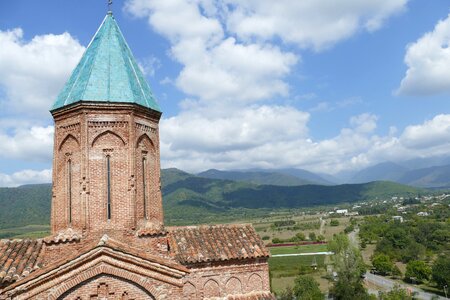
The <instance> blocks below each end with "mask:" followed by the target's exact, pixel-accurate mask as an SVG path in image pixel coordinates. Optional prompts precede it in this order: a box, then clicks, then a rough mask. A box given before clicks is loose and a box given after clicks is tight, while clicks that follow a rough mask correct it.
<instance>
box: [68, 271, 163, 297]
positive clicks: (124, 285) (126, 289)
mask: <svg viewBox="0 0 450 300" xmlns="http://www.w3.org/2000/svg"><path fill="white" fill-rule="evenodd" d="M61 297H62V298H63V299H68V300H69V299H79V300H136V299H155V298H154V297H153V296H152V295H151V294H150V293H148V292H147V291H146V290H145V289H143V288H141V287H140V286H137V285H135V284H132V283H130V282H128V281H126V280H123V279H120V278H116V277H114V276H110V275H100V276H98V277H95V278H93V279H91V280H89V281H88V282H84V283H82V284H80V285H79V286H76V287H73V288H72V289H70V290H69V291H67V292H66V293H65V294H64V295H62V296H61Z"/></svg>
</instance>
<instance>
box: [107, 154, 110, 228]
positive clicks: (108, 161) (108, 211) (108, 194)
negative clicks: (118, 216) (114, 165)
mask: <svg viewBox="0 0 450 300" xmlns="http://www.w3.org/2000/svg"><path fill="white" fill-rule="evenodd" d="M106 188H107V189H106V201H107V202H106V215H107V217H108V220H110V219H111V157H110V156H109V155H108V156H106Z"/></svg>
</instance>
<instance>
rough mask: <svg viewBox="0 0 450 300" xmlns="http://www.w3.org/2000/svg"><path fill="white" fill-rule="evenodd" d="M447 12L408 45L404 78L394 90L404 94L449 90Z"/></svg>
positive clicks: (449, 52)
mask: <svg viewBox="0 0 450 300" xmlns="http://www.w3.org/2000/svg"><path fill="white" fill-rule="evenodd" d="M449 44H450V14H449V15H448V16H447V18H446V19H444V20H441V21H439V22H438V23H437V24H436V26H435V28H434V30H433V31H431V32H428V33H426V34H425V35H423V36H422V37H421V38H420V39H418V40H417V41H416V42H415V43H412V44H410V45H408V47H407V49H406V55H405V63H406V65H407V66H408V70H407V71H406V75H405V77H404V78H403V79H402V81H401V83H400V87H399V88H398V90H397V93H398V94H404V95H416V96H421V95H431V94H437V93H449V92H450V48H449Z"/></svg>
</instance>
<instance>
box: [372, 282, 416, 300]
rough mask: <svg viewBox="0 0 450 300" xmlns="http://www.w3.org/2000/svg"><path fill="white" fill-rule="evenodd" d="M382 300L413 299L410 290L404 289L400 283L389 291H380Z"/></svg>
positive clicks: (379, 297) (379, 296)
mask: <svg viewBox="0 0 450 300" xmlns="http://www.w3.org/2000/svg"><path fill="white" fill-rule="evenodd" d="M378 299H380V300H412V299H413V298H412V296H410V295H408V291H406V290H405V289H402V288H401V287H400V286H399V285H398V284H396V285H395V286H394V288H393V289H392V290H390V291H389V292H380V293H379V295H378Z"/></svg>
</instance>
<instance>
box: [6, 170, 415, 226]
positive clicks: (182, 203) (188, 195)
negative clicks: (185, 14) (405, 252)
mask: <svg viewBox="0 0 450 300" xmlns="http://www.w3.org/2000/svg"><path fill="white" fill-rule="evenodd" d="M162 186H163V204H164V214H165V218H166V223H167V224H192V223H202V222H215V221H219V219H220V218H225V219H229V220H231V219H233V217H236V218H240V219H242V218H245V217H246V216H255V215H258V214H260V213H261V211H265V212H266V213H267V212H268V211H271V210H276V209H286V208H302V207H312V206H317V205H334V204H338V203H352V202H357V201H364V200H372V199H380V198H383V197H391V196H394V195H397V196H399V195H403V196H415V195H417V194H418V193H420V191H421V190H419V189H416V188H412V187H409V186H405V185H401V184H397V183H392V182H372V183H366V184H344V185H336V186H323V185H302V186H274V185H257V184H252V183H247V182H241V181H231V180H221V179H210V178H203V177H198V176H195V175H191V174H188V173H186V172H183V171H180V170H177V169H166V170H163V171H162ZM50 194H51V186H50V184H41V185H28V186H21V187H18V188H0V207H1V209H0V228H10V227H18V226H24V225H29V224H48V223H49V220H50V197H51V196H50Z"/></svg>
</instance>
